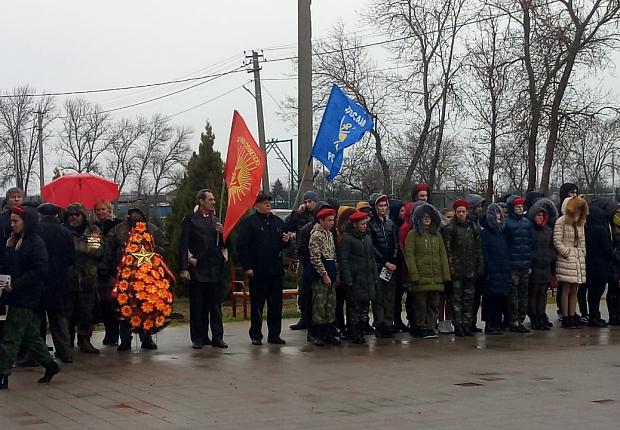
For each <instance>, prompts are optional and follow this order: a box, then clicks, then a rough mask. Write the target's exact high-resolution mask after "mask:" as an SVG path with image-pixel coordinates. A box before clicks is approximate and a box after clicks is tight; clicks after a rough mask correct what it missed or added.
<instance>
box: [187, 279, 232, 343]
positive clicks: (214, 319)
mask: <svg viewBox="0 0 620 430" xmlns="http://www.w3.org/2000/svg"><path fill="white" fill-rule="evenodd" d="M209 322H211V335H212V338H213V340H214V341H220V340H222V338H223V336H224V325H223V324H222V283H221V282H195V281H192V282H191V283H190V285H189V336H190V338H191V340H192V343H201V344H202V343H203V342H207V341H208V340H209Z"/></svg>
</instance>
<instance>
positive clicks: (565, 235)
mask: <svg viewBox="0 0 620 430" xmlns="http://www.w3.org/2000/svg"><path fill="white" fill-rule="evenodd" d="M562 212H563V213H564V215H562V216H561V217H560V218H558V220H557V222H556V223H555V227H554V229H553V245H554V246H555V249H556V251H557V253H558V256H557V262H556V276H557V278H558V283H559V284H560V286H561V288H562V297H561V302H560V311H561V313H562V327H563V328H578V327H579V321H578V318H576V317H575V308H576V307H577V289H578V288H579V284H583V283H585V282H586V235H585V229H584V225H585V223H586V219H587V218H588V212H589V211H588V203H587V202H586V201H585V199H584V198H583V197H580V196H575V197H568V198H566V199H565V200H564V202H563V203H562Z"/></svg>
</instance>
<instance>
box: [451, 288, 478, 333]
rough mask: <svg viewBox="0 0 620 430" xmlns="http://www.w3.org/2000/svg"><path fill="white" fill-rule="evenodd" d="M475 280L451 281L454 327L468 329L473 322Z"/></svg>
mask: <svg viewBox="0 0 620 430" xmlns="http://www.w3.org/2000/svg"><path fill="white" fill-rule="evenodd" d="M475 289H476V280H475V279H474V278H465V279H454V280H453V281H452V305H453V307H454V316H453V317H452V324H453V325H454V327H470V326H471V324H472V322H473V309H474V290H475Z"/></svg>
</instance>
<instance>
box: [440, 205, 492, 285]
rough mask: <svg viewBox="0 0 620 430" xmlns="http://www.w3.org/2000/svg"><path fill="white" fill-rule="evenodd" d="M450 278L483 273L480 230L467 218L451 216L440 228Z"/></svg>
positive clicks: (461, 277) (473, 276) (476, 275)
mask: <svg viewBox="0 0 620 430" xmlns="http://www.w3.org/2000/svg"><path fill="white" fill-rule="evenodd" d="M441 235H442V236H443V241H444V244H445V245H446V251H447V253H448V262H449V264H450V276H451V277H452V279H453V280H454V279H467V278H476V277H478V276H481V275H482V274H483V273H484V259H483V257H482V245H481V243H480V230H479V229H478V227H477V226H476V225H475V224H474V223H473V222H472V221H471V220H469V219H467V220H466V221H465V222H459V221H458V220H457V219H456V217H454V218H452V221H450V222H449V223H448V224H447V225H446V226H445V227H444V228H442V229H441Z"/></svg>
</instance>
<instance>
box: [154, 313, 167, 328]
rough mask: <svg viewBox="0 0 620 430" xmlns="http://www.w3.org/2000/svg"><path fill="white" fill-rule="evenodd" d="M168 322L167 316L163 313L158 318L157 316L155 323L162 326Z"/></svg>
mask: <svg viewBox="0 0 620 430" xmlns="http://www.w3.org/2000/svg"><path fill="white" fill-rule="evenodd" d="M165 323H166V318H164V317H162V316H161V315H160V316H158V317H157V318H155V325H156V326H157V327H161V326H163V325H164V324H165Z"/></svg>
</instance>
